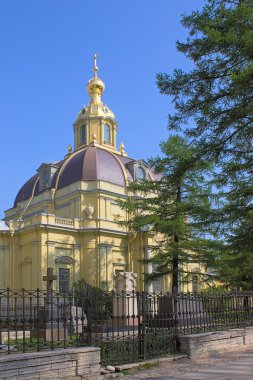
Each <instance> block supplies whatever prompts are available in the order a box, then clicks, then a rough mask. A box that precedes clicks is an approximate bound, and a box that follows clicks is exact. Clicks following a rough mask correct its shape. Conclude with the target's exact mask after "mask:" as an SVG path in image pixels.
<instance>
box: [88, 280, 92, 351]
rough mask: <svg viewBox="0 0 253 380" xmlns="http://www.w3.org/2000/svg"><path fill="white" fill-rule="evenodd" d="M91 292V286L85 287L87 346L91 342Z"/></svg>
mask: <svg viewBox="0 0 253 380" xmlns="http://www.w3.org/2000/svg"><path fill="white" fill-rule="evenodd" d="M91 297H92V290H91V286H90V285H87V345H88V346H91V341H92V300H91Z"/></svg>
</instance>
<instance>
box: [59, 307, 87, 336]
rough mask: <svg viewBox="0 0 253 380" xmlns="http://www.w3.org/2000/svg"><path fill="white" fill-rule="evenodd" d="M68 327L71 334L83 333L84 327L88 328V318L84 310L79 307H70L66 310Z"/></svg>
mask: <svg viewBox="0 0 253 380" xmlns="http://www.w3.org/2000/svg"><path fill="white" fill-rule="evenodd" d="M64 317H65V318H66V327H67V329H68V332H69V334H76V333H80V334H81V333H82V331H83V327H84V326H87V317H86V314H84V312H83V309H82V308H81V307H78V306H68V307H66V308H65V310H64Z"/></svg>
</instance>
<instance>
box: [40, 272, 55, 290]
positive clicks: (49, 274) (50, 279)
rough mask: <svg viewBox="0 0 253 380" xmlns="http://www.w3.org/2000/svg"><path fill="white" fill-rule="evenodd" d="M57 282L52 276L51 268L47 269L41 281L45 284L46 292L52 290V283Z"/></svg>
mask: <svg viewBox="0 0 253 380" xmlns="http://www.w3.org/2000/svg"><path fill="white" fill-rule="evenodd" d="M54 280H57V276H56V275H55V274H54V270H53V268H47V275H46V276H43V281H46V282H47V291H48V292H50V291H51V290H53V281H54Z"/></svg>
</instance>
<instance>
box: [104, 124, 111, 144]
mask: <svg viewBox="0 0 253 380" xmlns="http://www.w3.org/2000/svg"><path fill="white" fill-rule="evenodd" d="M104 141H105V142H108V143H110V142H111V131H110V126H109V125H108V124H105V125H104Z"/></svg>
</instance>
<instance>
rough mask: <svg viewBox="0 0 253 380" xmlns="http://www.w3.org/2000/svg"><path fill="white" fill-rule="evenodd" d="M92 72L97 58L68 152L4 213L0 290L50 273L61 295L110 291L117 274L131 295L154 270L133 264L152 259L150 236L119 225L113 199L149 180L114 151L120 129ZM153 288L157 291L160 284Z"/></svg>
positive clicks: (141, 166)
mask: <svg viewBox="0 0 253 380" xmlns="http://www.w3.org/2000/svg"><path fill="white" fill-rule="evenodd" d="M97 72H98V67H97V64H96V56H95V59H94V76H93V78H92V79H91V80H90V81H89V82H88V85H87V91H88V94H89V97H90V102H89V104H88V105H87V106H84V107H83V108H82V109H81V111H80V112H79V114H78V116H77V119H76V121H75V123H74V124H73V127H74V149H73V151H72V147H71V146H69V147H68V153H67V154H66V156H65V157H64V158H63V159H61V160H60V161H56V162H52V163H47V162H43V163H42V164H41V165H40V167H39V168H38V169H37V173H36V174H34V175H33V176H32V177H31V178H30V179H29V180H28V181H27V182H26V183H25V184H24V185H23V186H22V187H21V188H20V190H19V191H18V193H17V196H16V199H15V201H14V205H13V207H12V208H10V209H9V210H7V211H6V212H5V219H4V220H5V223H6V224H7V226H8V229H4V230H0V288H5V287H10V288H13V289H20V288H22V287H24V288H26V289H36V288H44V287H45V283H43V276H44V275H45V274H46V272H47V268H48V267H52V268H53V269H54V273H55V274H56V275H57V277H58V281H57V284H55V287H56V288H57V289H58V290H60V291H61V290H64V289H71V286H72V284H73V282H75V281H77V280H79V279H84V280H85V281H86V282H88V283H90V284H92V285H94V286H98V287H102V288H103V289H108V290H110V289H113V288H114V278H115V276H116V275H117V274H118V273H120V272H132V273H134V274H135V277H136V289H139V290H142V289H144V287H145V285H144V283H143V272H144V270H145V269H146V270H151V269H152V268H150V266H147V265H146V266H145V267H147V268H144V265H143V264H142V263H140V261H139V259H141V258H143V257H144V255H148V254H150V252H149V248H148V247H149V244H150V243H151V242H152V239H153V237H152V236H149V234H148V233H147V232H145V233H144V232H143V233H140V234H133V233H130V232H129V231H127V230H126V229H125V228H123V227H120V226H119V225H118V223H117V222H118V220H120V219H121V220H122V219H126V218H127V215H126V214H125V211H123V210H122V209H120V207H119V206H118V204H117V199H119V198H121V199H126V197H128V188H127V184H128V183H129V181H133V180H135V179H144V178H155V175H154V173H153V172H152V170H151V169H150V168H149V167H148V166H147V165H146V164H145V162H143V161H142V160H135V159H132V158H129V157H128V156H127V154H126V152H125V151H124V145H123V144H121V145H120V147H119V149H118V148H117V145H116V138H117V130H118V124H117V121H116V119H115V115H114V113H113V111H112V110H111V109H110V108H109V107H107V105H105V104H104V103H103V101H102V95H103V92H104V90H105V84H104V82H103V81H102V80H101V79H100V78H98V75H97ZM156 285H157V286H158V287H160V288H159V290H162V282H159V281H158V283H157V284H156ZM151 287H152V286H149V290H152V289H151Z"/></svg>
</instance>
